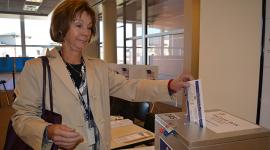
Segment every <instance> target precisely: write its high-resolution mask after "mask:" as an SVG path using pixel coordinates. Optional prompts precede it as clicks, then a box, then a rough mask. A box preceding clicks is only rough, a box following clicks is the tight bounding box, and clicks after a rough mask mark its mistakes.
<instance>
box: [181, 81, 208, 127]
mask: <svg viewBox="0 0 270 150" xmlns="http://www.w3.org/2000/svg"><path fill="white" fill-rule="evenodd" d="M189 84H190V86H189V87H188V88H187V89H186V96H187V97H186V98H187V118H188V119H189V121H190V122H195V123H197V124H198V125H199V126H200V127H201V128H204V127H206V123H205V114H204V103H203V95H202V87H201V81H200V80H192V81H189Z"/></svg>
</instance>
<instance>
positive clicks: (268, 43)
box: [260, 0, 270, 129]
mask: <svg viewBox="0 0 270 150" xmlns="http://www.w3.org/2000/svg"><path fill="white" fill-rule="evenodd" d="M266 10H267V11H266V18H265V32H264V33H265V40H264V41H265V42H264V68H263V85H262V99H261V114H260V125H262V126H264V127H266V128H269V129H270V119H269V114H270V109H269V108H270V92H269V89H270V0H266Z"/></svg>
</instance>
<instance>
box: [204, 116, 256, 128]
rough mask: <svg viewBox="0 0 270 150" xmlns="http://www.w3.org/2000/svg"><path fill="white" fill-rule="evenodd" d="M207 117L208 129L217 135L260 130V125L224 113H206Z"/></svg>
mask: <svg viewBox="0 0 270 150" xmlns="http://www.w3.org/2000/svg"><path fill="white" fill-rule="evenodd" d="M205 115H206V124H207V128H208V129H210V130H212V131H214V132H216V133H224V132H233V131H239V130H247V129H254V128H260V126H258V125H255V124H253V123H250V122H248V121H245V120H243V119H240V118H237V117H235V116H232V115H230V114H228V113H226V112H223V111H212V112H206V113H205Z"/></svg>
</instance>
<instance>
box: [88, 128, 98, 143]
mask: <svg viewBox="0 0 270 150" xmlns="http://www.w3.org/2000/svg"><path fill="white" fill-rule="evenodd" d="M87 135H88V143H89V145H93V144H95V143H96V140H95V130H94V128H89V129H88V130H87Z"/></svg>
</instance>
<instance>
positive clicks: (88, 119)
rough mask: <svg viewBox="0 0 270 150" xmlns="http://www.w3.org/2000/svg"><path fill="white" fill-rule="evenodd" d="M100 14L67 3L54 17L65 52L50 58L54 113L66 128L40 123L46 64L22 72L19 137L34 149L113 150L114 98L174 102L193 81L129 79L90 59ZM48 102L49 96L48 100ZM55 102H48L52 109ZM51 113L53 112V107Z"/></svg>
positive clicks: (77, 2)
mask: <svg viewBox="0 0 270 150" xmlns="http://www.w3.org/2000/svg"><path fill="white" fill-rule="evenodd" d="M95 23H96V20H95V13H94V11H93V10H92V9H91V8H90V7H89V4H88V3H87V1H86V0H64V1H63V2H62V3H61V4H59V5H58V6H57V7H56V9H55V10H54V13H53V15H52V21H51V29H50V34H51V38H52V39H53V40H54V41H55V42H58V43H61V45H62V46H61V47H56V48H54V49H53V50H51V51H50V52H48V53H47V57H48V58H49V63H50V66H51V71H52V83H53V97H54V104H53V108H54V111H55V112H56V113H59V114H61V115H62V124H61V125H60V124H49V123H47V122H45V121H44V120H42V119H41V118H40V115H41V95H42V94H41V93H42V65H41V61H40V59H34V60H31V61H28V62H27V63H26V65H25V68H24V70H23V72H22V73H21V77H20V80H19V81H18V83H17V86H16V89H15V92H16V95H17V98H16V100H15V102H14V104H13V107H14V108H15V110H16V113H15V114H14V116H13V118H12V121H13V127H14V129H15V131H16V133H17V134H18V135H19V136H20V137H21V139H22V140H23V141H25V142H26V143H27V144H28V145H30V146H31V147H32V148H33V149H37V150H38V149H49V148H50V146H51V144H52V142H54V143H55V144H56V145H58V146H59V147H60V148H63V149H81V150H84V149H85V150H86V149H87V150H88V149H101V150H108V149H110V140H111V136H110V133H111V132H110V103H109V96H114V97H118V98H122V99H126V100H130V101H140V100H145V99H147V100H150V101H161V100H169V99H170V94H169V92H168V89H169V91H174V92H177V91H179V90H181V89H182V88H184V87H187V86H188V84H187V83H186V81H189V80H191V77H190V76H188V75H183V76H180V77H179V78H177V79H176V80H170V82H169V81H167V80H155V81H154V80H126V79H125V78H124V77H123V76H121V75H118V74H116V73H114V72H113V71H111V70H110V69H108V67H107V65H106V64H105V63H104V62H103V61H101V60H98V59H93V58H88V57H87V56H85V55H84V49H85V47H86V45H87V44H88V43H89V41H90V40H91V37H92V35H94V34H95ZM47 97H48V96H47ZM48 106H49V100H48V99H47V100H46V107H48ZM47 109H48V108H47Z"/></svg>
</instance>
